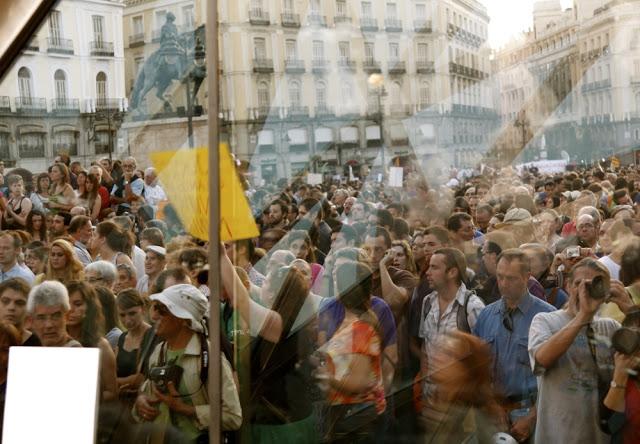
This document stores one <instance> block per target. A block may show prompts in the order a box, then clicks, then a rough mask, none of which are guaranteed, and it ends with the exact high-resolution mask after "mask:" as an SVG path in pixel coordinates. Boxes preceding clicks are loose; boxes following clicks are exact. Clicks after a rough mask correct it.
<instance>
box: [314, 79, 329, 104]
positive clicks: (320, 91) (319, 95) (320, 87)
mask: <svg viewBox="0 0 640 444" xmlns="http://www.w3.org/2000/svg"><path fill="white" fill-rule="evenodd" d="M316 104H317V105H318V107H320V108H326V107H327V85H325V84H324V82H318V83H316Z"/></svg>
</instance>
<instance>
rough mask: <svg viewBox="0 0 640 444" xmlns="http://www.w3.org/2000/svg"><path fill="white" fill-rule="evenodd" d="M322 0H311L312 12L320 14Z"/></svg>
mask: <svg viewBox="0 0 640 444" xmlns="http://www.w3.org/2000/svg"><path fill="white" fill-rule="evenodd" d="M320 9H321V8H320V0H311V1H310V2H309V12H310V13H311V14H315V15H317V14H320Z"/></svg>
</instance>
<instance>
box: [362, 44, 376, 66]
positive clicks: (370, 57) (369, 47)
mask: <svg viewBox="0 0 640 444" xmlns="http://www.w3.org/2000/svg"><path fill="white" fill-rule="evenodd" d="M375 55H376V46H375V43H373V42H364V59H365V60H367V61H369V62H373V61H374V60H375Z"/></svg>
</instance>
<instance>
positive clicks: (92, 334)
mask: <svg viewBox="0 0 640 444" xmlns="http://www.w3.org/2000/svg"><path fill="white" fill-rule="evenodd" d="M0 173H2V182H3V183H2V184H0V186H2V187H3V188H2V189H1V190H0V191H1V192H2V194H3V196H2V199H1V200H0V210H1V211H2V221H1V223H2V226H1V227H2V231H1V232H0V321H1V322H0V344H2V346H0V382H1V383H3V385H2V386H1V387H3V388H4V387H6V383H7V381H6V373H7V353H8V349H9V347H11V346H16V345H27V346H48V347H98V348H100V350H101V373H100V374H101V380H100V383H101V393H100V394H101V412H100V418H101V421H100V430H101V433H103V435H104V436H107V438H106V439H107V440H106V441H102V442H152V443H162V442H172V443H173V442H189V443H196V442H197V443H204V442H207V438H206V433H207V429H208V426H209V401H208V394H207V386H208V380H207V374H208V367H209V365H210V362H209V361H210V360H209V350H208V332H207V319H208V317H209V316H219V317H220V320H221V332H220V333H221V338H222V339H221V341H222V344H221V348H222V350H223V353H222V354H221V356H220V357H212V361H213V362H214V363H216V364H217V363H218V362H220V361H221V363H222V370H223V371H222V379H223V382H222V387H223V390H222V426H223V430H224V436H225V440H226V441H227V442H240V441H244V442H256V443H315V442H338V443H340V442H345V443H347V442H387V441H388V442H423V441H424V442H429V443H431V442H433V443H462V442H479V443H492V442H530V443H534V442H535V443H608V442H612V443H634V442H640V385H639V384H638V379H637V375H638V369H639V368H640V360H639V358H640V307H638V304H640V238H639V237H638V236H640V212H639V210H640V207H639V205H640V171H637V170H636V168H635V167H622V168H617V169H613V170H609V169H606V168H603V167H601V166H600V165H596V166H594V167H593V168H589V169H580V170H575V171H565V172H563V173H555V174H545V173H541V172H539V171H537V170H535V169H534V170H527V169H525V170H522V171H520V172H519V173H518V172H516V171H515V170H514V169H512V168H504V169H500V170H492V169H490V168H486V167H483V168H482V170H467V171H461V172H458V171H455V170H453V169H452V170H448V171H443V172H442V175H440V176H433V177H428V178H424V177H423V176H421V175H420V174H417V173H416V172H414V171H410V169H409V168H407V169H406V171H405V175H404V187H403V188H390V187H388V186H386V185H385V184H384V183H383V182H378V181H373V180H369V178H363V180H362V181H360V180H358V179H356V180H352V181H345V180H344V179H341V178H340V177H335V178H333V179H331V180H327V181H326V182H325V183H323V184H320V185H308V184H306V183H304V182H303V181H302V180H299V179H296V180H292V181H289V182H286V181H280V182H278V184H277V185H266V186H262V187H260V188H259V189H256V188H254V187H252V186H251V185H250V184H249V182H248V181H244V184H245V189H246V195H247V197H248V199H249V202H250V203H251V207H252V209H253V210H254V216H255V220H256V223H257V224H258V226H259V228H260V236H259V238H256V239H245V240H237V241H235V242H226V243H225V244H224V245H221V248H220V249H221V270H220V279H221V284H222V285H221V287H222V294H221V295H220V298H221V301H222V302H221V306H220V308H219V313H211V312H210V309H209V302H208V295H209V290H208V286H207V282H208V279H209V266H208V264H207V262H208V257H209V251H208V244H207V243H206V242H203V241H202V240H199V239H196V238H193V237H192V236H190V235H189V234H188V233H187V232H185V229H184V227H183V226H182V225H181V223H180V219H179V217H178V216H177V214H176V213H175V211H174V210H173V208H172V206H171V204H170V203H169V202H168V201H167V197H166V195H165V193H164V191H163V189H162V185H161V184H159V183H158V178H157V174H156V172H155V170H154V169H153V168H147V169H146V170H144V171H142V170H139V169H138V166H137V164H136V161H135V159H133V158H126V159H124V160H122V161H115V162H111V161H110V160H109V159H102V160H101V161H100V162H96V163H95V164H93V165H91V166H90V167H89V169H88V170H85V169H84V168H83V166H82V165H81V164H80V163H79V162H73V163H71V162H69V159H68V157H66V156H60V157H59V158H58V159H56V162H55V164H54V165H52V166H51V167H50V168H49V171H48V172H45V173H41V174H34V173H32V172H30V171H26V170H20V169H17V170H13V171H10V172H5V171H4V167H3V166H2V165H0ZM352 179H353V178H352ZM212 277H214V278H217V273H216V275H213V274H212ZM9 383H10V381H9ZM109 439H111V441H109ZM144 439H148V440H149V441H144Z"/></svg>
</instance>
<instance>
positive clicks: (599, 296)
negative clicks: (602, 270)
mask: <svg viewBox="0 0 640 444" xmlns="http://www.w3.org/2000/svg"><path fill="white" fill-rule="evenodd" d="M587 293H588V294H589V297H590V298H591V299H595V300H596V301H600V300H603V299H605V298H606V297H607V293H609V291H608V288H607V286H606V285H605V283H604V278H603V277H602V276H596V277H594V278H593V280H592V281H591V283H589V284H587Z"/></svg>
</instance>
